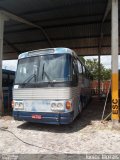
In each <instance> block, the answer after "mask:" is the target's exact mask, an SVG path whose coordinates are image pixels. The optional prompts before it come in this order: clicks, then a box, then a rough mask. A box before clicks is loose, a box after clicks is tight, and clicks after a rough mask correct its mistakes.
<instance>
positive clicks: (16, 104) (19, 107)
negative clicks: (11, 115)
mask: <svg viewBox="0 0 120 160" xmlns="http://www.w3.org/2000/svg"><path fill="white" fill-rule="evenodd" d="M14 108H16V109H24V104H23V102H19V101H15V105H14Z"/></svg>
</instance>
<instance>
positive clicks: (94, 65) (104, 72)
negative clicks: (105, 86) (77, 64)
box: [85, 59, 111, 81]
mask: <svg viewBox="0 0 120 160" xmlns="http://www.w3.org/2000/svg"><path fill="white" fill-rule="evenodd" d="M85 65H86V66H87V68H88V70H89V71H90V72H91V73H92V75H93V79H94V80H97V79H98V76H99V68H98V61H97V59H93V60H90V59H88V60H86V61H85ZM110 79H111V69H106V68H105V67H104V66H103V64H102V63H101V64H100V80H102V81H104V80H110Z"/></svg>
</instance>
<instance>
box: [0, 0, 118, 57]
mask: <svg viewBox="0 0 120 160" xmlns="http://www.w3.org/2000/svg"><path fill="white" fill-rule="evenodd" d="M107 3H108V0H97V1H96V0H44V1H43V0H34V1H33V0H20V1H16V0H12V1H10V0H1V1H0V9H4V10H6V11H8V12H11V13H13V14H15V15H17V16H19V17H22V18H24V19H26V20H28V21H30V22H32V23H34V24H36V25H40V26H41V27H42V28H43V29H44V30H45V32H46V33H47V35H48V37H49V39H50V40H51V41H52V43H53V44H54V47H69V48H72V49H75V50H77V51H78V54H80V55H85V54H87V55H94V54H98V46H99V38H100V31H101V24H102V19H103V16H104V14H105V10H106V6H107ZM119 5H120V4H119ZM110 19H111V18H110V14H109V15H108V16H107V18H106V20H105V22H104V24H103V39H102V40H103V42H102V54H110V35H111V23H110ZM4 39H5V41H4V54H6V56H7V55H10V54H11V55H14V53H18V52H19V53H21V52H25V51H29V50H34V49H41V48H48V47H51V46H50V44H49V43H48V41H47V39H46V37H45V36H44V35H43V33H42V32H41V30H40V29H38V28H35V27H31V26H29V25H26V24H22V23H19V22H15V21H13V20H10V21H7V22H6V23H5V34H4ZM19 53H18V54H19ZM12 57H14V56H12Z"/></svg>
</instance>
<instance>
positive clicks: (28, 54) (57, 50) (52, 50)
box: [18, 47, 76, 59]
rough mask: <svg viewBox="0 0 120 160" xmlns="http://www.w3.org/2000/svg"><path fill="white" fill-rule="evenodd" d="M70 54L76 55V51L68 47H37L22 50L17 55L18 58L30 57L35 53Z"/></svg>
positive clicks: (35, 54)
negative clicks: (35, 48)
mask: <svg viewBox="0 0 120 160" xmlns="http://www.w3.org/2000/svg"><path fill="white" fill-rule="evenodd" d="M63 53H64V54H71V55H74V56H76V53H75V52H74V51H73V50H71V49H69V48H62V47H59V48H46V49H39V50H33V51H28V52H24V53H22V54H20V55H19V57H18V59H22V58H26V57H32V56H37V55H46V54H63Z"/></svg>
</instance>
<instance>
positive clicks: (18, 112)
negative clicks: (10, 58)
mask: <svg viewBox="0 0 120 160" xmlns="http://www.w3.org/2000/svg"><path fill="white" fill-rule="evenodd" d="M90 82H91V74H90V72H89V71H88V70H87V68H86V67H85V65H84V64H83V63H82V62H81V61H80V59H79V58H78V56H77V54H76V53H75V52H74V51H73V50H71V49H69V48H48V49H40V50H34V51H29V52H25V53H22V54H21V55H19V58H18V66H17V71H16V76H15V82H14V87H13V102H12V106H13V116H14V119H15V120H24V121H28V122H37V123H48V124H69V123H71V122H72V121H73V120H74V119H75V118H76V117H77V115H78V114H79V113H80V112H81V111H82V109H83V108H84V107H85V106H86V105H87V103H88V101H89V100H90V97H91V87H90Z"/></svg>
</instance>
